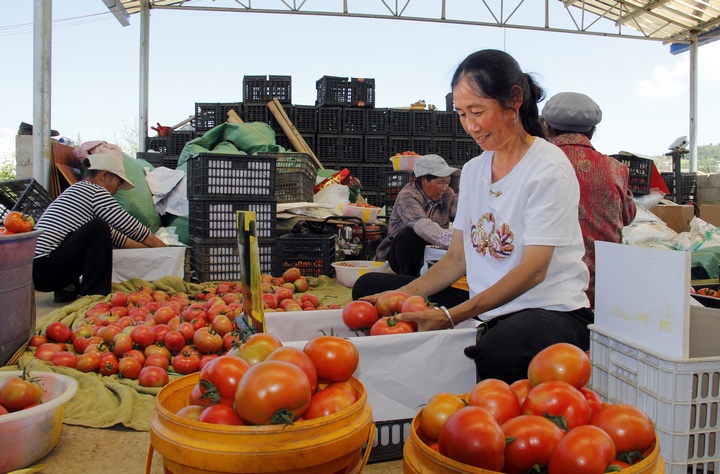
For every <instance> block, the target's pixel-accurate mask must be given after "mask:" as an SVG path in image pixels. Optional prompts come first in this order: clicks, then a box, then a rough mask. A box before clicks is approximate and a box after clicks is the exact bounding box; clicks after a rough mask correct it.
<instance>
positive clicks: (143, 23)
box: [138, 0, 150, 152]
mask: <svg viewBox="0 0 720 474" xmlns="http://www.w3.org/2000/svg"><path fill="white" fill-rule="evenodd" d="M149 71H150V7H149V5H148V1H147V0H141V2H140V110H139V123H138V150H139V151H141V152H144V151H146V150H145V137H147V134H148V95H149V78H148V77H149Z"/></svg>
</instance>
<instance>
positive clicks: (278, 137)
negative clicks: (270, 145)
mask: <svg viewBox="0 0 720 474" xmlns="http://www.w3.org/2000/svg"><path fill="white" fill-rule="evenodd" d="M275 144H276V145H280V146H281V147H283V148H285V149H286V150H294V149H295V147H293V144H292V142H291V141H290V139H289V138H288V137H287V135H285V133H284V132H277V133H275Z"/></svg>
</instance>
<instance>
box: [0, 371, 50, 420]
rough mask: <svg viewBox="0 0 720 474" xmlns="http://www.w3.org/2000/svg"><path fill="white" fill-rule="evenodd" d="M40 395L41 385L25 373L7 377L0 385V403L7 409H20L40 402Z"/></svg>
mask: <svg viewBox="0 0 720 474" xmlns="http://www.w3.org/2000/svg"><path fill="white" fill-rule="evenodd" d="M41 396H42V387H41V386H40V384H38V383H37V382H36V380H35V379H31V378H29V377H28V376H27V374H26V373H23V375H19V376H17V377H8V378H7V379H5V380H4V381H3V382H2V384H1V385H0V405H2V406H4V407H5V408H7V409H8V410H9V411H18V410H22V409H23V408H25V407H27V406H28V405H32V404H34V403H40V401H41V399H40V397H41Z"/></svg>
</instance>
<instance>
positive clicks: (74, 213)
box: [35, 180, 150, 258]
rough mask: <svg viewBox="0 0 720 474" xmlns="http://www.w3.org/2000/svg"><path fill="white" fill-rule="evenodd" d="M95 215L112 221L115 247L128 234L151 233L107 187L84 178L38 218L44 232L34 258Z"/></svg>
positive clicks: (140, 237)
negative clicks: (127, 210) (124, 207)
mask: <svg viewBox="0 0 720 474" xmlns="http://www.w3.org/2000/svg"><path fill="white" fill-rule="evenodd" d="M96 217H97V218H100V219H102V220H104V221H105V222H107V223H108V224H109V225H110V233H111V237H112V243H113V247H115V248H123V247H124V246H125V242H126V241H127V239H128V238H131V239H133V240H135V241H137V242H142V241H143V240H145V239H146V238H147V237H148V235H150V230H149V229H148V228H147V227H145V226H144V225H143V224H142V223H140V221H138V220H137V219H135V218H134V217H133V216H131V215H130V214H128V213H127V212H126V211H125V210H124V209H123V208H122V207H120V204H118V202H117V201H116V200H115V198H114V197H113V196H112V194H110V193H109V192H108V191H107V190H106V189H105V188H103V187H102V186H98V185H97V184H93V183H91V182H90V181H87V180H83V181H80V182H79V183H75V184H73V185H72V186H70V187H69V188H67V189H66V190H65V191H63V193H62V194H61V195H60V196H58V197H57V199H55V200H54V201H53V202H52V203H50V206H48V208H47V209H46V210H45V212H44V213H43V215H42V216H40V219H38V221H37V224H36V225H35V228H36V229H43V230H44V232H43V233H42V234H40V236H39V237H38V241H37V245H36V247H35V258H38V257H44V256H46V255H49V254H50V253H52V252H53V251H54V250H55V249H56V248H57V247H58V246H59V245H60V243H61V242H62V241H63V240H64V239H65V237H67V236H68V234H71V233H72V232H75V231H76V230H77V229H79V228H80V227H82V226H83V225H84V224H86V223H88V222H90V221H91V220H92V219H94V218H96Z"/></svg>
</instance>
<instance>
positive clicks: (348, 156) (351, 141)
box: [340, 135, 364, 163]
mask: <svg viewBox="0 0 720 474" xmlns="http://www.w3.org/2000/svg"><path fill="white" fill-rule="evenodd" d="M341 138H342V152H341V156H340V159H341V160H342V161H344V162H352V163H361V162H362V161H363V157H364V153H363V144H364V140H363V136H362V135H342V136H341Z"/></svg>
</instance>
